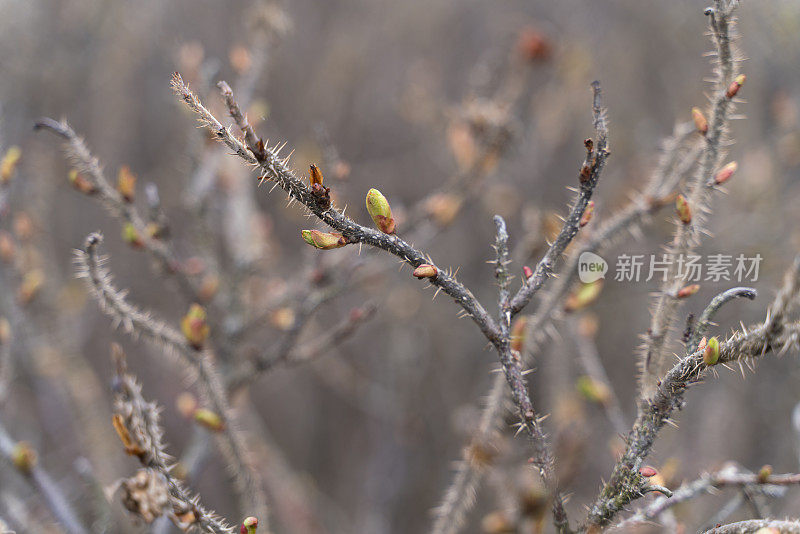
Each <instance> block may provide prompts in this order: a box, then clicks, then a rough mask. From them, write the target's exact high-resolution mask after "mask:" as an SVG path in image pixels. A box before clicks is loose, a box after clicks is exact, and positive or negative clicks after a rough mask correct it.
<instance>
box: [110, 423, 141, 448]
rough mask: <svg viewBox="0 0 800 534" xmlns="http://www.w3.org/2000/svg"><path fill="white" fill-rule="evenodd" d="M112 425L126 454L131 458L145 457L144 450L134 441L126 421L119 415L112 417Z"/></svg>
mask: <svg viewBox="0 0 800 534" xmlns="http://www.w3.org/2000/svg"><path fill="white" fill-rule="evenodd" d="M111 424H112V425H114V430H116V431H117V436H119V440H120V441H121V442H122V445H123V446H124V447H125V453H126V454H129V455H131V456H143V455H144V452H145V451H144V449H142V447H141V446H140V445H139V444H138V443H136V441H134V439H133V437H132V436H131V433H130V431H129V430H128V427H127V426H125V419H124V418H123V417H122V416H121V415H120V414H118V413H115V414H114V415H113V416H112V417H111Z"/></svg>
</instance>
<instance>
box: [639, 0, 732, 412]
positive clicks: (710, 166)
mask: <svg viewBox="0 0 800 534" xmlns="http://www.w3.org/2000/svg"><path fill="white" fill-rule="evenodd" d="M714 5H715V8H709V10H707V11H706V13H707V14H708V15H709V19H710V25H711V35H712V38H713V41H714V44H715V46H716V55H717V65H716V67H717V69H716V70H717V72H716V74H717V76H716V81H715V87H714V94H713V96H712V97H711V109H710V111H711V115H710V117H709V120H708V126H707V131H706V132H704V133H703V135H704V136H705V146H704V149H703V153H702V156H701V158H700V165H699V168H698V169H697V172H696V174H695V176H694V177H693V179H692V180H691V181H690V183H689V184H688V190H687V196H686V202H687V204H688V206H689V209H690V211H691V215H690V221H689V222H684V221H682V220H681V219H680V218H676V220H675V237H674V238H673V241H672V245H671V247H670V251H669V253H670V254H671V255H672V258H673V261H671V262H670V264H669V267H668V272H667V276H666V279H665V282H664V284H663V285H662V287H661V291H660V292H659V294H658V296H657V297H656V303H655V307H654V311H653V316H652V318H651V321H650V328H649V330H648V334H647V337H646V341H645V347H644V351H643V357H642V362H641V365H642V376H641V390H642V397H643V398H646V397H647V396H649V395H650V394H652V392H653V388H655V382H656V379H657V378H658V377H659V376H660V374H661V373H663V371H664V370H665V369H664V366H665V365H666V364H667V362H668V361H669V360H668V356H667V355H666V354H665V345H666V341H667V335H668V333H669V329H670V327H671V326H672V324H673V323H674V321H675V318H676V316H677V310H678V303H679V300H678V296H677V295H678V291H679V290H680V289H681V287H682V286H683V285H684V283H685V282H684V279H685V276H686V273H681V272H680V269H679V265H680V262H678V261H677V258H680V257H681V256H683V257H686V256H687V255H688V254H690V253H691V252H692V251H693V250H694V249H695V248H696V247H697V245H698V244H699V242H700V234H701V230H702V226H703V223H704V219H705V218H706V214H707V213H708V212H709V211H710V208H709V204H710V201H711V196H712V193H713V192H714V190H715V189H716V184H715V183H714V180H712V179H711V178H712V176H713V174H714V172H715V171H716V169H717V167H718V166H719V165H720V163H721V160H722V156H723V149H722V147H723V144H724V141H725V134H726V131H727V126H728V122H729V119H730V115H731V113H732V111H733V107H734V106H733V101H732V98H731V97H730V96H729V95H728V94H727V90H728V87H729V85H730V84H731V82H733V79H734V76H735V74H736V65H737V63H736V60H735V58H734V53H733V51H732V48H731V27H732V26H733V24H734V21H733V15H732V12H733V8H734V6H735V2H728V0H715V2H714Z"/></svg>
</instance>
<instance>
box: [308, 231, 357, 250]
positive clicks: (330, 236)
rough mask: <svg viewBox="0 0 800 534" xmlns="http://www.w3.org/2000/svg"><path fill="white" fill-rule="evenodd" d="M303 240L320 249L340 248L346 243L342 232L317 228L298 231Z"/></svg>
mask: <svg viewBox="0 0 800 534" xmlns="http://www.w3.org/2000/svg"><path fill="white" fill-rule="evenodd" d="M300 235H301V236H302V237H303V241H305V242H306V243H308V244H309V245H311V246H312V247H316V248H318V249H321V250H330V249H332V248H340V247H343V246H345V245H346V244H347V240H346V239H345V238H344V236H343V235H342V234H337V233H334V232H320V231H319V230H303V231H301V232H300Z"/></svg>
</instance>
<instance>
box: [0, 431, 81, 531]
mask: <svg viewBox="0 0 800 534" xmlns="http://www.w3.org/2000/svg"><path fill="white" fill-rule="evenodd" d="M27 447H28V445H27V444H22V443H17V442H16V441H14V440H13V439H12V438H11V436H10V435H9V434H8V431H7V430H6V429H5V427H4V426H3V424H2V423H1V422H0V454H1V455H2V457H3V458H4V459H5V460H6V461H7V462H9V463H10V464H12V465H14V466H15V467H16V468H17V471H18V472H19V473H20V474H21V475H22V476H23V477H24V478H25V479H26V480H27V481H28V482H29V483H30V484H31V485H32V486H33V487H34V488H36V490H37V491H38V492H39V494H40V495H41V496H42V498H43V499H44V501H45V502H46V503H47V506H48V507H49V508H50V511H51V512H52V513H53V516H54V517H55V518H56V520H57V521H58V522H59V524H60V525H61V526H62V527H63V528H64V529H65V530H66V531H67V532H68V533H69V534H88V532H89V531H88V530H87V529H86V527H85V526H84V525H83V524H82V522H81V520H80V519H79V518H78V516H77V515H76V514H75V511H74V510H73V509H72V506H71V505H70V504H69V501H68V500H67V497H66V496H65V495H64V492H63V491H62V490H61V488H59V487H58V485H57V484H56V483H55V481H54V480H53V479H52V478H51V477H50V475H49V474H48V473H47V472H46V471H45V470H44V469H43V468H42V467H41V466H39V465H38V463H37V462H36V458H35V456H31V455H35V453H34V452H33V451H29V450H23V449H26V448H27ZM23 454H24V455H25V456H24V457H23V456H21V455H23Z"/></svg>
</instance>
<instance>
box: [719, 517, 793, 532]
mask: <svg viewBox="0 0 800 534" xmlns="http://www.w3.org/2000/svg"><path fill="white" fill-rule="evenodd" d="M750 533H764V534H773V533H774V534H778V533H780V534H798V533H800V521H788V520H787V521H781V520H778V519H754V520H750V521H740V522H738V523H731V524H729V525H721V526H718V527H716V528H712V529H711V530H707V531H706V534H750Z"/></svg>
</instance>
